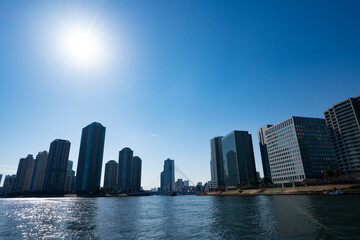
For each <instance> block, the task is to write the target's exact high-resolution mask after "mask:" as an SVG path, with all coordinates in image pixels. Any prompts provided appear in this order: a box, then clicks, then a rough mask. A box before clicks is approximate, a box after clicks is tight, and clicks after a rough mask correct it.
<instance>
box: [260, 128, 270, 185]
mask: <svg viewBox="0 0 360 240" xmlns="http://www.w3.org/2000/svg"><path fill="white" fill-rule="evenodd" d="M270 127H272V125H265V126H263V127H261V128H260V129H259V130H258V137H259V146H260V154H261V161H262V166H263V172H264V177H269V178H270V180H271V171H270V165H269V159H268V157H267V156H268V152H267V145H266V144H267V143H266V138H265V131H266V130H267V129H269V128H270Z"/></svg>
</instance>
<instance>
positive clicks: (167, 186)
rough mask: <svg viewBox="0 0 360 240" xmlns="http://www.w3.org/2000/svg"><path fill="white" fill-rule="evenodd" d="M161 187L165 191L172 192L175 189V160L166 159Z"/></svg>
mask: <svg viewBox="0 0 360 240" xmlns="http://www.w3.org/2000/svg"><path fill="white" fill-rule="evenodd" d="M160 176H161V177H160V180H161V183H160V187H161V190H162V191H164V192H172V191H174V190H175V161H174V160H171V159H169V158H168V159H166V160H165V161H164V171H162V172H161V175H160Z"/></svg>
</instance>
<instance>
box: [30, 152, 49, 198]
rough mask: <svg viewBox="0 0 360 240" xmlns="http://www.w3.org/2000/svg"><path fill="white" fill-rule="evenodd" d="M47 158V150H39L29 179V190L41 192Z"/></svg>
mask: <svg viewBox="0 0 360 240" xmlns="http://www.w3.org/2000/svg"><path fill="white" fill-rule="evenodd" d="M47 160H48V152H47V151H43V152H39V153H38V155H37V156H36V159H35V166H34V172H33V175H32V179H31V187H30V191H31V192H41V191H42V190H43V185H44V179H45V171H46V165H47Z"/></svg>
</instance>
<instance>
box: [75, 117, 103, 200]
mask: <svg viewBox="0 0 360 240" xmlns="http://www.w3.org/2000/svg"><path fill="white" fill-rule="evenodd" d="M104 144H105V127H104V126H103V125H101V124H100V123H97V122H93V123H91V124H90V125H88V126H86V127H85V128H83V130H82V135H81V143H80V151H79V161H78V166H77V172H76V174H77V175H76V191H78V192H87V193H90V192H92V193H95V192H98V191H99V188H100V179H101V168H102V161H103V153H104Z"/></svg>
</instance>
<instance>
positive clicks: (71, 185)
mask: <svg viewBox="0 0 360 240" xmlns="http://www.w3.org/2000/svg"><path fill="white" fill-rule="evenodd" d="M73 164H74V162H73V161H71V160H69V161H68V165H67V168H66V177H65V186H64V191H65V192H72V191H74V190H75V171H74V170H72V169H73Z"/></svg>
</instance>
